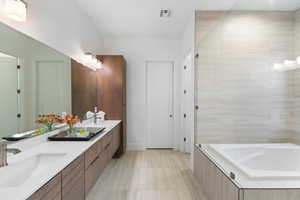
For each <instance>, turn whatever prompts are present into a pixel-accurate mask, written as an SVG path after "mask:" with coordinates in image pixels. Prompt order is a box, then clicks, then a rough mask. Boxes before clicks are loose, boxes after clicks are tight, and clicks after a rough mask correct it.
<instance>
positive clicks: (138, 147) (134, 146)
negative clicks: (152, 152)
mask: <svg viewBox="0 0 300 200" xmlns="http://www.w3.org/2000/svg"><path fill="white" fill-rule="evenodd" d="M143 150H145V146H144V144H141V143H128V144H127V151H143Z"/></svg>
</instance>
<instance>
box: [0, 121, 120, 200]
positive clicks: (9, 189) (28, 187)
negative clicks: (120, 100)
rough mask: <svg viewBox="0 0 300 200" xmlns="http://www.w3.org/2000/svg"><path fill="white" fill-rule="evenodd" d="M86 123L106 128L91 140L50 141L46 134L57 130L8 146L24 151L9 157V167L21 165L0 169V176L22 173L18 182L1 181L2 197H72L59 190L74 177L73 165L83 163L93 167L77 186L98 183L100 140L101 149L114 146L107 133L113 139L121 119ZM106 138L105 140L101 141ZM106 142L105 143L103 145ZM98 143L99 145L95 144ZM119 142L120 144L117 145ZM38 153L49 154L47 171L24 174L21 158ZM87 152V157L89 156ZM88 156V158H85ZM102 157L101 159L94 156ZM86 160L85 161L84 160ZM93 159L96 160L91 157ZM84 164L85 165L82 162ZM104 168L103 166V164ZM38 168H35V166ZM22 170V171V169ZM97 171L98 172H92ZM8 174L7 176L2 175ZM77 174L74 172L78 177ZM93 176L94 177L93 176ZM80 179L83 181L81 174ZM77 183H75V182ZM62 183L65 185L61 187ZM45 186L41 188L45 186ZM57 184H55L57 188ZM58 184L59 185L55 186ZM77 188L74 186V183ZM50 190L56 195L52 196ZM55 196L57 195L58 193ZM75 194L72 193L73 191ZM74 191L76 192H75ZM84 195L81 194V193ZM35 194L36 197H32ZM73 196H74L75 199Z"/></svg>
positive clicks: (23, 199)
mask: <svg viewBox="0 0 300 200" xmlns="http://www.w3.org/2000/svg"><path fill="white" fill-rule="evenodd" d="M84 126H86V127H106V129H105V131H104V132H103V134H101V135H99V136H96V137H95V138H94V139H93V140H91V141H88V142H50V141H47V137H48V136H49V135H53V134H56V133H57V131H54V132H51V133H48V134H46V135H43V136H39V137H35V138H32V139H28V140H25V141H23V142H19V143H16V144H13V145H9V146H8V147H11V148H19V149H21V150H22V152H21V153H20V154H17V155H14V156H9V157H8V167H10V166H18V165H19V168H18V167H15V169H11V168H8V167H7V168H6V167H4V168H0V174H1V179H2V180H3V179H5V178H7V177H9V176H13V175H15V174H14V173H20V174H19V175H20V177H19V180H18V181H17V183H13V182H12V183H11V184H10V183H8V182H5V181H4V182H3V181H1V180H0V182H1V183H0V194H1V199H7V200H8V199H9V200H25V199H28V198H29V199H47V200H48V199H68V198H71V199H72V197H70V196H69V197H67V196H65V198H64V197H63V195H64V191H60V188H62V189H63V188H64V180H70V181H71V180H72V176H71V175H69V176H70V177H69V176H68V173H70V174H72V168H74V169H75V167H73V165H74V166H77V167H76V170H77V169H80V168H81V167H80V166H86V167H88V166H91V167H90V168H89V170H87V169H85V173H88V174H85V175H86V176H88V177H85V178H88V179H87V180H85V181H81V182H80V181H78V183H77V182H76V183H77V188H80V187H81V188H82V187H84V186H86V187H92V185H93V183H94V182H95V177H96V178H97V176H96V174H98V175H99V173H98V172H97V168H101V163H102V162H100V161H99V163H98V164H99V166H98V164H97V162H98V160H100V158H101V159H102V156H100V155H99V153H100V152H99V151H100V150H98V146H99V147H100V145H98V143H99V142H101V149H102V151H104V152H105V151H106V149H107V147H108V146H109V145H111V143H113V142H108V139H107V136H109V137H110V138H109V139H110V140H112V139H111V137H112V136H111V134H112V130H115V128H116V127H117V126H120V121H104V122H102V123H100V124H98V125H95V124H92V123H91V124H89V123H86V124H85V125H84ZM102 140H104V141H102ZM104 143H105V144H104ZM95 145H97V146H95ZM116 145H117V144H116ZM115 150H116V149H113V150H111V151H112V152H113V151H115ZM37 155H42V156H43V155H48V157H49V156H50V161H49V159H48V160H47V163H46V164H45V168H44V170H42V171H40V170H30V168H29V169H28V170H25V172H26V173H24V170H23V168H22V161H27V160H30V159H31V158H33V157H35V156H37ZM51 155H52V156H56V155H60V156H57V158H56V159H55V160H53V161H52V162H51ZM86 155H88V156H86ZM42 156H40V157H39V159H40V162H43V160H42V158H41V157H42ZM85 156H86V157H85ZM94 157H95V158H99V159H94ZM85 158H86V159H87V160H84V159H85ZM89 158H91V161H92V162H89V160H88V159H89ZM92 158H93V159H92ZM80 163H83V164H80ZM93 164H97V168H95V169H93V167H92V166H93ZM102 167H103V166H102ZM33 169H35V168H33ZM22 170H23V172H22ZM93 172H95V173H93ZM3 174H4V175H5V177H4V176H3ZM75 175H76V174H74V176H75ZM23 176H29V178H28V179H26V177H25V178H24V177H23ZM90 176H92V177H90ZM22 177H23V178H24V181H22ZM78 180H83V179H80V177H78ZM84 182H88V183H90V185H87V184H86V185H84ZM76 183H74V184H76ZM59 184H62V185H61V187H60V186H59ZM70 184H71V182H69V181H68V183H65V186H66V187H65V188H66V189H67V190H68V191H70V189H71V188H69V189H68V187H67V186H68V185H70ZM43 186H44V188H43V189H42V190H39V189H41V188H42V187H43ZM54 186H55V187H54ZM56 186H57V188H56ZM74 187H75V186H74ZM47 188H51V189H53V190H55V191H56V190H57V194H56V192H54V191H50V192H49V191H48V190H47ZM58 190H59V191H58ZM85 190H86V191H89V190H90V188H85ZM51 193H52V195H53V196H51ZM54 193H55V194H56V196H55V194H54ZM71 194H72V193H71ZM74 194H75V193H74ZM82 194H83V195H84V191H83V193H81V195H82ZM31 195H33V196H31ZM43 195H50V196H49V198H48V197H47V198H46V196H45V198H44V197H43V198H41V196H43ZM76 198H77V199H82V198H81V197H79V196H77V197H76ZM76 198H75V197H73V199H76Z"/></svg>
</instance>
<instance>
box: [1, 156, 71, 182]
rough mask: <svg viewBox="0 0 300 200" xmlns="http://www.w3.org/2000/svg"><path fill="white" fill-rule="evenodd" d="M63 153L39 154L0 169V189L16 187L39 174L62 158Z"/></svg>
mask: <svg viewBox="0 0 300 200" xmlns="http://www.w3.org/2000/svg"><path fill="white" fill-rule="evenodd" d="M65 155H66V154H64V153H49V154H48V153H41V154H37V155H34V156H31V157H29V158H26V159H24V160H20V161H16V162H13V163H8V166H6V167H2V168H0V177H1V178H0V187H18V186H20V185H22V184H23V183H25V182H26V181H27V180H28V179H29V178H30V177H32V176H34V175H38V174H41V173H43V172H45V170H47V168H49V166H51V165H53V164H55V162H56V161H57V160H58V159H60V158H62V157H64V156H65Z"/></svg>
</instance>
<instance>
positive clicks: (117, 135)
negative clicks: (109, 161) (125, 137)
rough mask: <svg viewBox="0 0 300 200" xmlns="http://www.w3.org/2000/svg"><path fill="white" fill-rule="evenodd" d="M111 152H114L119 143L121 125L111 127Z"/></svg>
mask: <svg viewBox="0 0 300 200" xmlns="http://www.w3.org/2000/svg"><path fill="white" fill-rule="evenodd" d="M112 132H113V154H115V153H116V152H117V151H118V149H119V147H120V145H121V125H118V126H117V127H115V128H114V129H113V131H112Z"/></svg>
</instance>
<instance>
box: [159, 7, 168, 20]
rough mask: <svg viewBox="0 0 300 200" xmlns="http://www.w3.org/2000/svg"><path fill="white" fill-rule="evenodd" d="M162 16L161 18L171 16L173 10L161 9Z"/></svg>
mask: <svg viewBox="0 0 300 200" xmlns="http://www.w3.org/2000/svg"><path fill="white" fill-rule="evenodd" d="M160 17H161V18H165V17H171V10H170V9H163V10H160Z"/></svg>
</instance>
